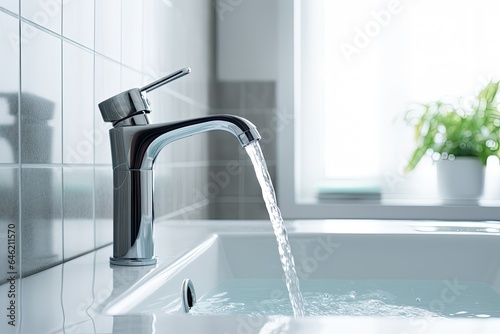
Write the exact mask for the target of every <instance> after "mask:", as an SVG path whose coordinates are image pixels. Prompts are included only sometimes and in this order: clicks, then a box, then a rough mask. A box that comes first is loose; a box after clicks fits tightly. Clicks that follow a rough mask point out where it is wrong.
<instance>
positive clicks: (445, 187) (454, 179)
mask: <svg viewBox="0 0 500 334" xmlns="http://www.w3.org/2000/svg"><path fill="white" fill-rule="evenodd" d="M436 166H437V178H438V190H439V194H440V196H441V198H442V199H443V201H444V202H445V203H462V202H463V203H467V202H474V201H476V202H477V200H479V198H481V196H482V195H483V185H484V166H483V164H482V163H481V160H480V159H479V158H474V157H456V158H455V159H454V160H439V161H437V162H436Z"/></svg>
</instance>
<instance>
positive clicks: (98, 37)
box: [95, 0, 122, 61]
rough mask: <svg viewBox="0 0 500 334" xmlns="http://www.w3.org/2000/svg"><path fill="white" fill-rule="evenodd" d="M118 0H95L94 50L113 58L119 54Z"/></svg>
mask: <svg viewBox="0 0 500 334" xmlns="http://www.w3.org/2000/svg"><path fill="white" fill-rule="evenodd" d="M121 12H122V1H120V0H95V51H96V52H98V53H100V54H103V55H105V56H107V57H109V58H111V59H113V60H116V61H120V56H121V26H122V22H121Z"/></svg>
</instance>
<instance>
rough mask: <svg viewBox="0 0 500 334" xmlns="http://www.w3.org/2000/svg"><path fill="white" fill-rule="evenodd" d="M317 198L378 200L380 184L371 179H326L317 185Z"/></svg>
mask: <svg viewBox="0 0 500 334" xmlns="http://www.w3.org/2000/svg"><path fill="white" fill-rule="evenodd" d="M317 197H318V199H319V200H380V198H381V186H380V184H379V183H377V182H371V181H357V180H356V181H354V180H341V181H337V180H335V181H326V182H324V183H322V184H321V185H320V186H319V187H318V194H317Z"/></svg>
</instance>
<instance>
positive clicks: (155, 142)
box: [110, 115, 260, 170]
mask: <svg viewBox="0 0 500 334" xmlns="http://www.w3.org/2000/svg"><path fill="white" fill-rule="evenodd" d="M212 130H222V131H227V132H230V133H232V134H233V135H234V136H235V137H236V138H237V140H238V142H239V143H240V145H241V146H242V147H245V146H247V145H248V144H250V143H252V142H254V141H257V140H259V139H260V134H259V133H258V131H257V129H256V127H255V125H253V124H252V123H251V122H250V121H248V120H246V119H244V118H242V117H238V116H233V115H212V116H206V117H200V118H194V119H188V120H183V121H177V122H171V123H162V124H147V125H136V126H115V127H114V128H112V129H111V130H110V136H111V145H112V146H113V147H112V155H113V169H114V170H117V169H118V170H152V169H153V167H154V162H155V160H156V157H157V156H158V154H159V153H160V151H161V150H162V149H163V148H164V147H165V146H166V145H168V144H170V143H171V142H174V141H176V140H179V139H182V138H185V137H189V136H193V135H196V134H198V133H202V132H207V131H212Z"/></svg>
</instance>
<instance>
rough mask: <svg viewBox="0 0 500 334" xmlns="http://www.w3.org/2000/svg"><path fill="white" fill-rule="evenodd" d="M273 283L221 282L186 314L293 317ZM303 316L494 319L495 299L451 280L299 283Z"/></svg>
mask: <svg viewBox="0 0 500 334" xmlns="http://www.w3.org/2000/svg"><path fill="white" fill-rule="evenodd" d="M283 290H284V289H283V282H282V281H281V280H278V279H236V280H227V281H225V282H223V283H221V284H220V285H218V286H217V287H215V288H214V289H212V291H210V292H209V293H207V294H206V295H205V296H203V298H201V299H200V300H199V301H198V303H197V304H196V305H195V306H194V307H193V308H192V309H191V312H190V313H191V314H194V315H249V316H260V315H262V316H264V315H267V316H269V315H290V316H291V315H293V312H292V307H291V304H290V301H289V299H288V297H287V295H286V292H284V291H283ZM301 290H302V294H303V296H304V301H305V309H306V313H305V315H308V316H379V317H380V316H383V317H403V318H414V317H424V318H429V317H472V318H489V317H500V309H499V307H498V305H500V295H499V294H498V293H497V292H496V291H495V290H493V289H492V288H491V287H490V286H488V285H486V284H484V283H478V282H458V281H453V280H442V281H441V280H426V281H417V280H324V279H323V280H317V279H313V280H304V281H302V282H301Z"/></svg>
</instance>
